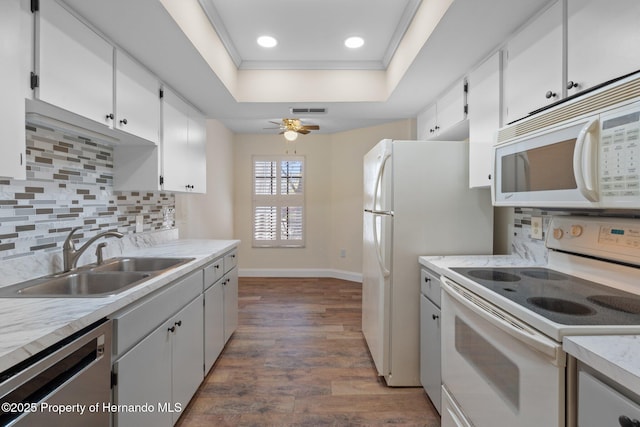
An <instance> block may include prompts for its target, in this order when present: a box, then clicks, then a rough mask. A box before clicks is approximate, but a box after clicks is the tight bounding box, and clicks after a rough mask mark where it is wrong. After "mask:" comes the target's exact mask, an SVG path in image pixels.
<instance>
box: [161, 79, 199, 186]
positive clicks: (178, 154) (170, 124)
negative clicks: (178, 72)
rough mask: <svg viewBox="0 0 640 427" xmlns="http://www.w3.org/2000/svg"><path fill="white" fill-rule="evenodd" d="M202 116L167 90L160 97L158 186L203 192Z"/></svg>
mask: <svg viewBox="0 0 640 427" xmlns="http://www.w3.org/2000/svg"><path fill="white" fill-rule="evenodd" d="M206 138H207V137H206V127H205V120H204V117H203V116H202V115H201V114H199V113H198V112H197V111H196V110H195V109H194V108H193V107H191V106H190V105H188V104H187V103H186V102H184V101H183V100H182V99H181V98H180V97H179V96H178V95H177V94H176V93H174V92H173V91H171V90H170V89H166V88H165V89H164V90H163V98H162V177H163V179H162V185H163V187H162V189H163V190H166V191H179V192H194V193H206V190H207V189H206V186H207V180H206V174H207V171H206V147H205V144H206Z"/></svg>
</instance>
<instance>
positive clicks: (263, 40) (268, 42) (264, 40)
mask: <svg viewBox="0 0 640 427" xmlns="http://www.w3.org/2000/svg"><path fill="white" fill-rule="evenodd" d="M257 42H258V44H259V45H260V46H262V47H275V46H276V45H277V44H278V40H276V39H275V37H271V36H260V37H258V40H257Z"/></svg>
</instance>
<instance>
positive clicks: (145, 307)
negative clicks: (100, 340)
mask: <svg viewBox="0 0 640 427" xmlns="http://www.w3.org/2000/svg"><path fill="white" fill-rule="evenodd" d="M202 279H203V274H202V270H198V271H196V272H194V273H192V274H190V275H189V276H187V277H185V278H183V279H180V280H178V281H177V282H175V283H174V284H171V285H169V286H168V287H167V288H166V289H164V290H163V291H161V292H160V293H158V294H155V295H153V296H151V298H149V299H146V300H144V301H143V302H141V303H135V304H134V305H133V306H132V307H126V308H125V309H124V310H122V311H120V312H118V313H116V314H115V315H114V316H112V318H113V320H114V322H113V323H114V338H113V355H114V359H115V358H116V357H117V356H118V355H121V354H123V353H124V352H126V351H127V350H129V349H130V348H131V347H133V346H134V345H135V344H136V343H137V342H138V341H140V340H141V339H142V338H144V337H145V336H146V335H147V334H149V333H150V332H151V331H153V330H154V329H156V328H157V326H158V325H160V324H161V323H162V322H164V321H165V320H167V319H168V318H169V317H171V316H173V315H174V314H175V313H176V312H178V311H179V310H180V309H181V308H182V307H184V306H185V305H187V303H188V302H189V301H191V300H192V299H194V298H195V297H197V296H198V295H200V294H201V293H202Z"/></svg>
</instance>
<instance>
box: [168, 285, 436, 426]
mask: <svg viewBox="0 0 640 427" xmlns="http://www.w3.org/2000/svg"><path fill="white" fill-rule="evenodd" d="M239 289H240V290H239V296H240V299H239V309H240V319H239V323H240V324H239V327H238V329H237V330H236V332H235V333H234V335H233V336H232V337H231V339H230V340H229V342H228V343H227V346H226V347H225V350H224V351H223V353H222V355H221V356H220V358H219V359H218V361H217V362H216V364H215V365H214V367H213V369H212V370H211V372H210V373H209V375H208V377H207V378H206V379H205V381H204V383H203V384H202V386H201V387H200V389H199V390H198V392H197V394H196V396H195V397H194V399H193V400H192V401H191V403H190V404H189V406H188V407H187V408H186V409H185V412H184V414H183V415H182V417H181V419H180V421H179V422H178V424H177V425H178V426H179V427H200V426H216V427H217V426H382V425H394V426H428V427H438V426H440V418H439V416H438V415H437V413H436V411H435V409H433V406H432V405H431V403H430V401H429V399H428V398H427V397H426V395H425V393H424V390H423V389H422V388H389V387H386V386H385V385H384V384H383V382H382V381H381V380H379V379H378V377H377V376H376V373H375V368H374V365H373V361H372V359H371V356H370V355H369V352H368V349H367V345H366V343H365V340H364V337H363V335H362V332H361V320H360V319H361V301H362V292H361V285H360V284H357V283H352V282H347V281H342V280H337V279H273V278H270V279H264V278H260V279H258V278H241V279H240V288H239Z"/></svg>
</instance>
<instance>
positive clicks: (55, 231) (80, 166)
mask: <svg viewBox="0 0 640 427" xmlns="http://www.w3.org/2000/svg"><path fill="white" fill-rule="evenodd" d="M26 144H27V145H26V168H27V179H26V180H24V181H23V180H13V179H5V178H0V260H6V259H10V258H16V257H23V256H27V255H33V254H36V253H41V252H46V251H55V250H59V249H60V248H61V247H62V242H64V239H65V238H66V236H67V234H68V233H69V231H70V230H71V229H72V228H73V227H82V230H81V231H79V232H78V233H77V236H78V238H79V239H80V240H81V241H82V240H85V239H86V238H89V237H92V236H94V235H96V234H98V233H101V232H103V231H107V230H116V231H119V232H121V233H125V234H129V233H133V232H134V231H135V220H136V216H138V215H142V216H143V218H144V231H153V230H160V229H164V228H170V227H172V226H173V224H172V223H171V221H170V220H169V221H168V220H167V218H170V217H171V215H165V213H166V212H167V210H168V212H170V213H171V212H173V210H174V209H175V197H174V195H173V194H172V193H166V192H160V191H158V192H131V191H127V192H118V191H114V189H113V171H114V167H113V148H112V147H110V146H108V145H104V144H102V143H100V142H96V141H92V140H91V139H88V138H84V137H78V136H74V135H71V134H67V133H64V132H62V131H59V130H53V129H49V128H46V127H44V126H40V125H39V126H38V127H35V126H31V125H27V140H26ZM1 175H2V171H0V176H1Z"/></svg>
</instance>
